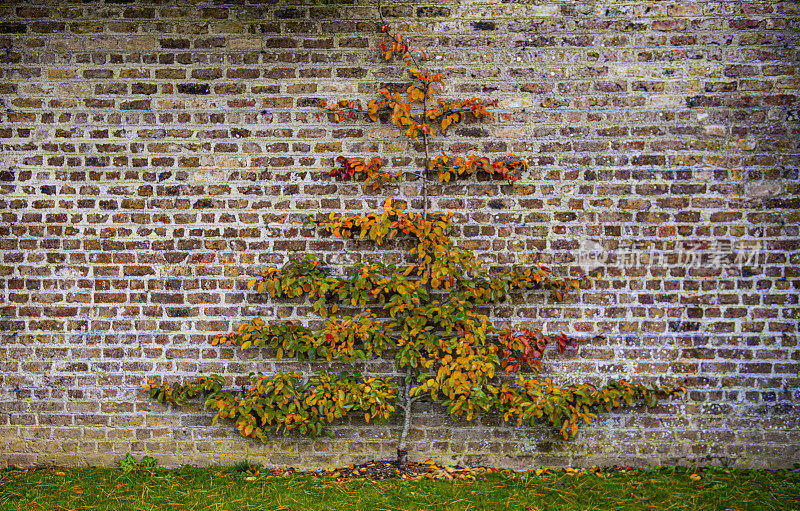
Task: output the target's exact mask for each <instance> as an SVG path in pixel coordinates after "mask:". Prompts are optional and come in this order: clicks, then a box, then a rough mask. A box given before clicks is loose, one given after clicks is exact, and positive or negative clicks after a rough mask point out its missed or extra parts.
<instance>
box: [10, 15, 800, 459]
mask: <svg viewBox="0 0 800 511" xmlns="http://www.w3.org/2000/svg"><path fill="white" fill-rule="evenodd" d="M377 7H378V6H377V5H376V3H375V2H372V1H364V2H361V1H351V2H343V3H342V4H339V5H334V6H329V5H316V4H303V3H292V4H291V5H284V4H281V3H276V2H260V1H257V0H247V1H243V2H217V1H212V0H197V1H191V2H184V1H182V0H177V1H175V2H151V1H146V0H134V1H132V2H115V1H111V0H107V1H105V2H104V1H101V0H94V1H86V0H75V1H70V0H58V1H57V0H42V1H40V2H36V3H35V4H34V5H31V2H26V1H22V0H7V1H6V2H4V3H3V5H2V6H0V19H1V20H3V21H2V22H0V50H2V51H0V63H1V64H0V101H1V102H2V103H0V105H2V107H3V108H2V111H0V147H1V150H0V215H2V223H0V256H1V257H2V261H1V262H0V286H1V287H0V293H2V294H1V295H0V296H2V304H1V305H0V459H5V460H7V461H8V463H14V464H17V465H33V464H53V463H55V464H76V465H79V464H84V463H97V464H115V463H116V462H117V461H118V459H119V458H120V457H122V456H123V455H124V454H125V453H126V452H132V453H134V454H135V455H137V456H139V455H144V454H148V455H152V456H155V457H157V458H159V459H160V460H161V462H162V463H163V464H167V465H170V464H177V463H185V462H191V463H200V464H204V463H211V462H233V461H236V460H241V459H245V458H247V459H250V460H253V461H259V462H262V463H266V464H269V465H273V466H286V465H292V466H299V467H319V466H330V465H331V464H339V465H341V464H348V463H351V462H358V461H364V460H367V459H373V458H385V457H390V456H393V453H394V449H395V447H396V446H395V443H394V442H395V440H394V439H395V438H396V436H397V431H398V429H399V427H400V425H399V424H398V423H392V424H390V425H389V426H386V427H374V426H372V425H365V424H364V423H363V422H362V421H359V420H358V419H357V418H352V419H347V420H345V421H343V422H342V423H339V424H338V425H336V426H335V427H334V432H335V437H334V438H333V439H323V440H316V441H311V440H308V439H303V438H300V439H298V438H294V437H289V438H276V439H275V440H274V441H272V442H270V443H269V444H266V445H262V444H260V443H253V442H251V441H248V440H244V439H242V438H241V437H238V436H237V435H235V434H234V433H233V431H232V429H231V428H229V427H228V426H227V425H217V426H215V427H213V428H212V427H210V417H209V415H208V414H206V413H204V412H201V413H196V412H198V411H200V407H199V405H193V406H189V407H186V408H185V409H181V410H179V411H170V410H167V409H166V408H165V407H163V406H161V405H159V404H157V403H153V402H151V401H149V400H147V399H146V398H145V396H144V395H143V394H142V392H141V390H140V388H141V387H140V386H141V383H142V382H143V381H145V380H146V379H148V378H150V377H153V376H157V377H158V376H163V377H167V378H170V379H172V380H175V379H178V378H180V377H184V376H194V375H196V374H197V373H198V372H204V373H205V372H218V373H221V374H224V375H226V376H228V377H230V378H235V377H236V376H237V375H242V374H244V375H246V374H247V373H248V372H250V371H252V370H256V369H259V370H262V371H272V370H277V369H284V370H286V369H291V368H295V367H297V368H300V369H303V370H309V368H308V367H307V365H306V364H297V363H292V362H280V363H276V362H275V361H274V359H273V358H272V353H270V352H269V350H265V351H264V352H261V353H258V354H256V353H254V352H247V353H245V354H242V353H241V352H238V351H235V350H233V349H229V348H216V347H212V346H211V345H210V344H208V343H207V341H208V340H209V338H210V337H211V336H213V335H214V334H216V333H217V332H220V331H227V330H229V329H231V328H233V327H235V326H236V325H237V323H238V322H239V321H240V320H243V319H248V318H250V317H252V316H253V315H262V316H263V317H265V318H267V319H274V318H298V317H303V316H304V315H305V314H307V313H309V312H310V307H309V306H308V304H305V303H303V302H299V301H291V300H290V301H286V302H272V301H270V300H265V299H263V298H262V297H255V296H252V295H250V294H248V293H246V292H245V283H246V282H247V280H248V279H249V277H250V276H251V275H253V274H255V273H257V272H258V271H259V270H260V268H262V267H263V266H264V265H280V264H282V263H284V262H285V261H287V260H288V259H289V258H295V257H300V256H302V255H303V254H305V253H317V254H321V255H322V256H323V257H325V258H326V259H327V260H328V261H330V262H331V263H332V264H334V265H335V266H336V265H338V267H340V268H342V267H344V266H347V264H348V262H351V261H353V260H356V259H357V258H359V257H362V256H364V255H365V254H367V253H368V252H369V251H370V250H371V249H372V248H373V247H372V246H371V245H370V244H368V243H358V242H355V241H352V240H351V241H347V242H342V241H341V240H337V239H331V238H327V237H324V236H322V235H321V234H319V233H315V232H314V231H313V230H310V229H308V228H306V227H303V225H302V220H303V219H304V218H305V216H306V215H307V214H308V213H309V212H326V213H327V212H328V211H342V210H351V211H365V210H367V209H369V208H374V207H376V206H379V205H380V203H381V197H380V196H379V195H376V194H366V195H364V194H362V192H361V191H360V188H359V186H358V185H357V184H352V183H341V182H334V181H333V180H332V179H331V178H330V177H329V176H328V171H329V170H330V168H332V166H333V159H334V158H335V157H336V156H338V155H339V154H347V155H356V154H363V155H366V156H370V155H383V156H388V157H389V158H390V160H391V162H392V164H393V165H395V166H400V165H404V166H414V165H415V162H417V163H418V162H419V161H420V154H419V153H418V152H417V151H415V150H414V147H412V145H411V144H409V143H408V142H407V141H406V140H405V139H404V138H402V137H399V136H398V134H397V133H396V132H395V131H394V130H393V129H392V128H390V127H388V126H387V125H386V124H380V123H379V124H371V123H361V122H357V123H351V124H338V125H336V124H332V123H329V122H328V121H327V120H326V119H325V118H324V117H323V118H322V119H320V120H318V119H317V118H316V116H315V113H316V112H317V109H316V105H317V103H318V101H319V100H328V101H330V100H332V99H339V98H342V97H348V98H361V99H362V100H367V99H370V98H371V97H373V93H374V91H375V89H376V84H382V83H390V84H391V83H402V74H401V73H402V70H401V68H399V67H398V66H389V65H387V64H385V63H383V62H381V59H380V55H379V54H378V52H377V47H378V44H379V40H380V33H379V31H378V30H377V28H378V25H379V24H378V22H377V20H376V18H377ZM382 13H383V15H384V17H386V19H387V21H388V22H390V23H392V24H393V26H394V27H396V28H397V29H399V30H400V31H402V32H403V33H405V34H406V36H407V37H408V38H409V39H410V40H411V41H412V42H413V44H416V45H417V46H419V47H423V48H425V49H426V51H427V52H428V54H429V55H430V56H431V58H432V59H431V62H430V68H431V69H433V70H437V71H442V72H443V73H444V75H445V76H446V79H447V80H448V84H449V85H450V88H449V91H448V94H449V95H450V97H452V98H453V99H455V98H457V97H464V96H467V97H471V96H473V95H475V96H478V97H481V98H482V99H484V100H485V102H486V103H487V105H488V106H489V107H490V109H491V110H493V111H494V112H495V113H496V114H497V122H491V123H484V124H477V123H465V124H462V125H460V126H459V127H457V128H454V129H452V130H451V131H450V132H449V133H448V135H447V137H444V138H440V139H437V140H436V141H435V142H434V151H435V152H438V151H439V150H441V149H447V150H449V151H452V152H458V153H471V152H481V153H487V154H490V155H491V154H496V155H500V154H502V153H505V152H513V153H516V154H518V155H520V156H523V157H525V158H527V159H528V161H529V162H530V164H531V169H530V171H529V172H528V173H526V174H524V175H523V176H521V179H520V181H518V183H517V184H516V185H514V186H509V185H507V184H504V183H503V182H498V181H486V180H481V179H470V180H466V181H459V182H457V183H454V184H448V185H445V186H438V185H437V186H433V187H432V195H433V209H434V210H435V209H446V210H450V211H453V212H455V214H456V224H457V231H456V239H457V242H458V243H459V244H460V245H461V246H464V247H468V248H471V249H473V250H475V251H476V252H477V253H479V254H480V255H481V257H482V258H483V259H485V260H486V261H487V263H488V264H497V265H507V264H511V263H533V262H535V261H540V260H541V261H543V262H544V263H546V264H549V265H551V266H553V267H554V268H555V269H556V271H558V272H564V271H565V270H566V268H568V267H571V266H573V267H574V266H575V265H576V261H575V255H576V253H577V252H578V250H579V249H580V248H581V247H585V246H586V243H587V242H588V241H589V240H593V241H595V242H596V243H597V246H599V247H603V248H604V249H605V250H606V251H609V252H613V253H614V256H613V257H612V258H611V259H609V260H608V261H606V263H605V264H604V265H603V267H604V275H603V277H601V278H600V279H598V280H597V282H596V287H595V288H594V289H592V290H589V291H587V292H586V293H585V294H583V295H582V297H581V298H580V299H579V300H573V301H572V302H571V303H566V304H553V303H550V302H549V301H548V300H546V299H544V298H543V297H542V296H539V295H536V294H533V295H530V296H520V297H519V298H518V299H517V300H516V301H515V302H514V303H513V304H502V305H499V306H497V307H496V308H495V309H494V310H493V311H492V313H493V314H494V315H495V316H496V317H497V318H498V319H499V320H500V321H501V322H502V321H515V322H517V323H520V324H522V325H523V326H542V327H544V328H545V329H547V330H550V331H558V330H564V331H566V332H574V333H575V334H576V335H581V336H584V337H585V338H586V339H587V340H588V342H587V343H586V344H585V345H584V346H583V347H582V348H581V350H580V351H579V352H578V354H577V355H576V354H570V355H566V356H556V355H554V356H552V357H551V358H549V359H548V363H547V364H546V370H547V373H545V375H547V376H551V377H553V378H554V379H556V380H559V381H592V382H599V381H601V380H604V379H606V378H610V377H615V378H617V377H624V378H628V379H637V380H642V381H656V380H658V379H659V378H662V377H663V378H667V379H669V380H671V381H676V380H679V379H681V380H684V381H685V382H686V384H687V386H689V387H690V392H689V395H688V397H687V398H686V399H685V400H683V401H681V400H672V401H669V402H666V403H662V404H660V405H659V406H658V407H657V408H655V409H639V408H636V409H624V410H620V411H617V412H614V413H606V414H602V415H601V417H600V420H598V421H597V422H596V423H595V424H594V425H592V426H589V427H586V428H585V429H584V430H583V431H582V433H581V434H580V435H579V437H578V438H577V439H576V440H575V441H574V442H571V443H565V442H562V441H559V440H558V439H557V438H556V435H555V434H554V432H552V431H550V430H549V429H548V428H546V427H533V428H530V427H527V428H520V429H517V428H514V427H510V426H508V425H504V424H502V421H500V420H499V419H498V418H497V417H493V416H486V417H482V418H480V419H479V420H478V421H476V423H474V424H471V425H470V424H465V423H462V422H453V421H450V420H449V419H446V418H445V416H444V415H443V413H442V411H441V408H440V407H439V406H438V405H433V404H430V403H422V404H420V405H419V408H418V410H417V414H416V416H415V419H414V428H413V429H412V432H411V435H410V439H409V440H410V456H411V457H412V458H421V459H426V458H437V459H439V460H442V461H450V462H459V463H465V464H492V465H500V466H507V467H515V468H522V467H527V468H529V467H532V466H543V465H568V464H569V465H591V464H598V465H611V464H637V465H638V464H661V463H707V462H713V463H719V462H720V461H728V462H732V463H736V464H739V465H743V466H757V467H765V466H767V467H782V466H791V464H792V463H794V462H796V461H797V460H798V459H800V423H799V422H798V417H800V409H798V405H797V403H798V400H799V399H800V389H799V385H798V379H799V376H798V375H799V374H800V351H798V348H797V333H798V316H800V308H799V307H798V287H800V271H799V270H798V267H800V237H798V225H799V224H800V213H799V212H798V209H800V199H798V198H797V197H798V196H799V195H800V179H798V169H800V164H799V163H800V161H799V159H798V157H799V156H800V146H799V141H800V124H799V123H800V113H798V112H800V110H798V109H799V108H800V106H798V94H799V93H800V92H799V91H800V74H799V73H798V68H800V62H799V61H800V51H799V50H798V47H800V32H798V28H799V25H798V24H799V23H800V4H799V3H797V2H766V1H765V2H727V1H722V2H719V1H714V2H712V1H698V2H680V1H679V2H674V3H669V2H637V3H625V2H610V1H605V0H601V1H597V2H586V3H575V2H572V1H554V2H546V3H542V4H536V5H534V4H531V5H528V4H525V3H507V2H500V1H496V0H487V1H486V2H481V3H475V2H448V3H445V4H444V5H435V4H432V3H428V4H426V3H425V2H416V3H414V4H409V3H405V2H391V1H388V2H385V3H384V4H383V6H382ZM396 194H397V195H399V196H405V197H406V198H408V199H409V200H410V201H411V203H412V207H419V206H420V201H419V187H418V186H417V185H416V184H415V183H414V182H413V181H412V182H409V183H405V184H404V185H403V186H402V187H400V188H399V189H398V190H397V192H396ZM748 243H749V244H752V246H757V247H760V251H758V253H757V255H758V257H759V259H758V260H757V261H756V260H750V261H747V260H742V259H739V260H737V259H736V258H735V257H736V255H737V254H739V255H741V253H742V251H741V250H739V248H741V246H742V245H744V244H748ZM737 247H739V248H737ZM737 250H739V252H737ZM720 251H721V254H722V257H721V259H720V260H719V261H709V260H704V261H702V262H701V263H700V264H693V263H692V260H691V257H696V256H697V255H698V254H707V255H708V254H712V255H713V254H716V253H718V252H720ZM752 253H753V251H750V252H747V254H750V255H752ZM400 254H401V252H400V251H399V250H398V249H397V247H395V249H394V250H392V248H391V247H390V248H389V250H388V251H381V253H380V255H381V257H384V258H385V259H386V260H398V259H399V258H400V257H401V255H400ZM659 255H660V256H663V257H662V259H660V260H659V259H648V258H655V257H656V256H659ZM626 257H628V258H630V257H634V258H636V259H635V261H634V262H635V264H628V263H630V261H626V260H625V258H626ZM366 369H368V370H374V371H385V370H389V369H391V367H390V366H389V365H388V364H387V363H386V362H380V361H375V362H374V363H372V364H370V365H369V366H368V367H366ZM242 383H243V380H242V378H241V376H239V378H238V379H237V380H236V381H235V385H240V384H242Z"/></svg>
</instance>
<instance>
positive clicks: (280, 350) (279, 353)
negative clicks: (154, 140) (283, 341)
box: [275, 348, 283, 360]
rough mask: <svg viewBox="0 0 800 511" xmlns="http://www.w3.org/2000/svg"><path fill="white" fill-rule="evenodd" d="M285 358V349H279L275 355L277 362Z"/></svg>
mask: <svg viewBox="0 0 800 511" xmlns="http://www.w3.org/2000/svg"><path fill="white" fill-rule="evenodd" d="M282 358H283V348H278V353H277V354H276V355H275V360H280V359H282Z"/></svg>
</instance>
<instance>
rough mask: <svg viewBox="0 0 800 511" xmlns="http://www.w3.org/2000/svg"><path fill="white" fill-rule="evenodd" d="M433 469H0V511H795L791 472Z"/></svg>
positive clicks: (799, 476) (796, 490)
mask: <svg viewBox="0 0 800 511" xmlns="http://www.w3.org/2000/svg"><path fill="white" fill-rule="evenodd" d="M435 468H439V469H441V470H438V471H434V473H430V474H422V475H419V476H406V478H405V479H403V478H389V479H383V480H377V479H376V478H375V477H369V478H363V477H357V475H358V474H356V476H353V472H354V470H353V468H350V470H349V471H346V473H343V472H341V471H336V472H332V473H330V475H313V476H312V475H307V474H294V473H291V472H274V471H269V470H264V469H259V468H258V467H255V466H253V465H247V464H242V465H239V466H235V467H220V466H216V467H206V468H197V467H189V466H186V467H182V468H178V469H162V468H152V467H142V466H141V465H138V464H137V465H135V466H134V467H133V468H131V469H129V470H123V469H121V468H74V469H60V468H50V469H40V470H17V469H6V470H2V471H0V510H26V511H29V510H38V509H42V510H48V511H50V510H60V509H63V510H137V511H139V510H171V511H172V510H184V509H186V510H245V509H247V510H303V511H305V510H312V509H320V510H326V511H327V510H331V509H335V510H337V511H344V510H350V509H354V510H355V509H359V510H368V511H375V510H383V509H386V510H410V509H414V510H423V509H428V510H445V509H452V510H456V509H458V510H467V509H469V510H480V509H486V510H493V511H494V510H501V509H514V510H561V509H580V510H588V509H598V510H604V511H605V510H616V509H635V510H643V509H669V510H680V509H686V510H701V509H709V510H712V509H713V510H746V509H758V510H761V509H800V472H798V471H796V470H795V471H792V470H782V471H762V470H738V469H730V470H727V469H723V468H719V467H707V468H705V469H691V468H680V467H661V468H645V469H621V470H597V469H594V468H593V469H591V470H580V469H574V470H573V469H566V470H555V471H541V470H539V471H532V472H516V473H509V472H503V471H495V470H492V469H489V470H486V469H475V470H462V471H453V470H452V469H450V468H447V467H435ZM445 468H446V469H447V470H445ZM448 471H449V472H448ZM537 472H539V475H537ZM437 473H438V475H439V476H440V477H439V478H436V475H437ZM334 474H335V475H334ZM448 474H452V476H455V477H452V478H451V477H450V475H448ZM442 475H445V476H446V477H447V478H449V479H451V480H447V479H445V478H444V477H441V476H442ZM458 477H462V479H459V478H458Z"/></svg>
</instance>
